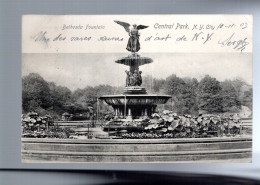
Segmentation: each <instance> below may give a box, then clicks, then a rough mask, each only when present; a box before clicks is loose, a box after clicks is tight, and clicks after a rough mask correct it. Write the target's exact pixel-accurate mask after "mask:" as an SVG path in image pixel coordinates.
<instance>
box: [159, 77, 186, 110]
mask: <svg viewBox="0 0 260 185" xmlns="http://www.w3.org/2000/svg"><path fill="white" fill-rule="evenodd" d="M185 85H186V84H185V82H184V81H183V80H182V79H181V78H179V77H177V76H176V75H174V74H173V75H171V76H169V77H168V78H166V82H165V86H164V88H165V92H166V93H167V94H169V95H171V96H172V98H171V109H172V110H175V111H176V112H178V113H181V112H182V111H181V108H182V107H183V106H184V104H183V101H182V94H183V93H184V91H185V88H186V87H185Z"/></svg>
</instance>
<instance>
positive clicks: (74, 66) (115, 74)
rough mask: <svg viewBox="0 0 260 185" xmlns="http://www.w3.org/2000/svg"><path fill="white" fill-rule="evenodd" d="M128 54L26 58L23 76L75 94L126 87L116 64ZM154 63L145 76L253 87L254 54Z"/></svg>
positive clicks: (177, 57) (175, 56)
mask: <svg viewBox="0 0 260 185" xmlns="http://www.w3.org/2000/svg"><path fill="white" fill-rule="evenodd" d="M124 56H127V54H126V53H116V54H111V53H106V54H102V53H101V54H98V53H94V54H68V53H66V54H22V76H25V75H28V74H29V73H38V74H40V75H41V76H42V77H43V78H44V79H45V80H47V81H49V82H55V83H56V85H61V86H66V87H68V88H69V89H71V90H76V89H77V88H84V87H86V86H88V85H90V86H95V85H99V84H109V85H113V86H123V85H124V83H125V72H124V71H125V70H129V68H128V67H127V66H125V65H122V64H117V63H115V62H114V61H115V60H117V59H118V58H121V57H124ZM141 56H145V57H150V58H152V59H153V61H154V62H153V63H151V64H146V65H143V66H141V67H140V70H141V71H143V73H142V74H143V76H145V75H152V76H153V77H154V78H164V79H165V78H166V77H168V76H169V75H171V74H176V75H177V76H179V77H191V78H197V79H198V80H200V79H201V78H203V77H204V76H205V75H206V74H209V75H210V76H212V77H215V78H217V79H218V80H219V81H223V80H225V79H231V80H232V79H235V78H242V79H243V80H245V81H246V82H247V83H249V84H252V55H251V53H250V54H248V53H242V54H241V53H200V54H198V53H191V54H189V53H158V54H156V53H152V54H151V53H147V54H141Z"/></svg>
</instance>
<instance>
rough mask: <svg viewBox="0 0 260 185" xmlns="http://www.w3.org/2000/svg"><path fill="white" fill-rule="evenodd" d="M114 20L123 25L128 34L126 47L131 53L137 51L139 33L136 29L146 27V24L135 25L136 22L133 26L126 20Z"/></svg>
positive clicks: (138, 48)
mask: <svg viewBox="0 0 260 185" xmlns="http://www.w3.org/2000/svg"><path fill="white" fill-rule="evenodd" d="M114 22H115V23H117V24H119V25H121V26H123V27H124V28H125V30H126V31H127V33H128V34H129V36H130V37H129V40H128V43H127V47H126V49H127V50H128V51H131V52H133V53H135V52H138V51H139V50H140V42H139V36H140V34H139V32H138V30H140V29H145V28H148V26H144V25H139V26H137V25H136V24H133V27H130V26H131V25H130V24H128V23H126V22H121V21H114Z"/></svg>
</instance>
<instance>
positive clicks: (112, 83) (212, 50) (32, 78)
mask: <svg viewBox="0 0 260 185" xmlns="http://www.w3.org/2000/svg"><path fill="white" fill-rule="evenodd" d="M252 26H253V17H252V15H23V16H22V113H21V114H22V115H21V132H22V133H21V144H22V148H21V160H22V162H24V163H39V162H41V163H48V162H52V163H63V162H66V163H67V162H72V163H75V162H99V163H103V162H149V163H150V162H171V163H174V162H178V163H180V162H186V163H187V162H189V163H204V162H251V160H252V125H253V123H252V112H253V110H252V102H253V101H252V98H253V97H252V94H253V93H252V89H253V83H252V46H253V34H252V30H253V28H252Z"/></svg>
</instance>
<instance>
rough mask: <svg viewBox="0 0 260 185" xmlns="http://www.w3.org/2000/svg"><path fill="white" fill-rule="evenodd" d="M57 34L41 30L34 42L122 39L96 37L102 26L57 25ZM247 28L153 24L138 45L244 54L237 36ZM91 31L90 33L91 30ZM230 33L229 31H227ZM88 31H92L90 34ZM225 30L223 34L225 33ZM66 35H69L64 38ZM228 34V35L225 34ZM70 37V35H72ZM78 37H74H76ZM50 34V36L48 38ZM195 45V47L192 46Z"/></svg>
mask: <svg viewBox="0 0 260 185" xmlns="http://www.w3.org/2000/svg"><path fill="white" fill-rule="evenodd" d="M60 28H61V29H60V33H55V35H54V36H53V34H51V32H49V31H48V30H41V31H40V32H38V33H37V34H36V35H35V36H34V37H33V40H34V42H37V43H41V44H43V45H44V46H45V47H46V48H48V47H50V45H51V43H52V44H54V43H58V42H66V44H68V42H73V43H77V42H86V43H87V42H88V43H90V42H91V43H92V44H93V45H94V44H95V42H102V43H106V42H114V43H117V42H123V41H125V40H126V37H123V36H117V35H116V34H115V35H111V34H113V33H111V32H110V34H106V32H105V31H103V32H102V33H104V35H102V36H100V35H99V36H98V35H97V34H95V32H98V31H100V30H108V31H109V29H110V28H109V26H107V25H106V26H105V25H90V24H85V26H83V24H78V25H66V24H62V25H61V26H60ZM248 28H249V25H248V23H247V22H241V23H239V24H234V23H230V24H226V23H221V22H220V23H215V24H212V23H210V24H197V23H196V24H191V23H186V22H184V23H182V22H169V23H160V22H155V23H154V24H153V25H152V26H150V27H149V29H150V31H151V34H149V32H148V35H145V36H144V37H140V41H141V42H147V43H151V44H156V43H165V44H168V43H170V42H174V44H178V43H181V42H183V43H184V42H185V43H186V44H193V43H196V44H201V46H202V47H205V46H206V45H208V44H209V43H210V44H215V45H216V47H220V48H223V49H225V48H231V49H233V50H235V51H238V52H244V51H245V50H246V48H247V47H248V46H249V45H250V44H251V43H250V41H249V39H248V37H247V36H246V34H245V35H244V36H240V35H243V34H240V33H241V32H243V31H246V30H247V29H248ZM93 30H94V31H93ZM229 30H230V31H229ZM91 31H92V32H91ZM226 31H227V32H226ZM68 32H69V33H70V34H69V35H68ZM227 33H228V34H227ZM72 34H73V35H72ZM77 34H78V35H77ZM50 35H52V37H51V36H50ZM196 46H197V45H196Z"/></svg>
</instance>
